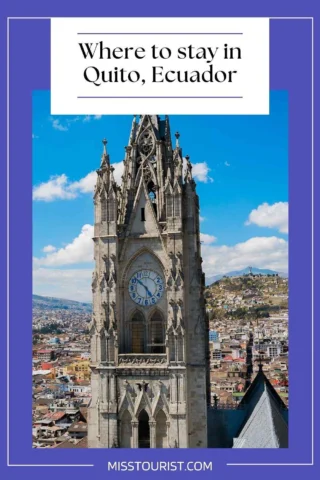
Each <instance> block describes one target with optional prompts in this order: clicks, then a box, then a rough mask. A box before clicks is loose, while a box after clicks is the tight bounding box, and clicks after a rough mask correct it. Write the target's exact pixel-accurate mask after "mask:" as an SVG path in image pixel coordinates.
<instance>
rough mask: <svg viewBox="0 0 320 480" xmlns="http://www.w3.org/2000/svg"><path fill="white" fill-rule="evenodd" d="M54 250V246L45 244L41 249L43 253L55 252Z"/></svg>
mask: <svg viewBox="0 0 320 480" xmlns="http://www.w3.org/2000/svg"><path fill="white" fill-rule="evenodd" d="M56 250H57V249H56V247H54V246H53V245H47V246H46V247H43V249H42V251H43V252H44V253H51V252H55V251H56Z"/></svg>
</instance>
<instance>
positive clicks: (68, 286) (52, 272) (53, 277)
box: [33, 268, 93, 302]
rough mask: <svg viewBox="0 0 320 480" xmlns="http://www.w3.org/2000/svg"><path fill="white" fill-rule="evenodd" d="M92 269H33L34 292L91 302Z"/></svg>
mask: <svg viewBox="0 0 320 480" xmlns="http://www.w3.org/2000/svg"><path fill="white" fill-rule="evenodd" d="M92 271H93V270H92V269H91V268H86V269H81V268H79V269H66V270H64V269H53V268H52V269H50V268H35V269H34V270H33V292H34V293H35V294H38V295H45V296H49V297H58V298H66V299H68V300H77V301H80V302H90V301H91V300H92V296H91V278H92Z"/></svg>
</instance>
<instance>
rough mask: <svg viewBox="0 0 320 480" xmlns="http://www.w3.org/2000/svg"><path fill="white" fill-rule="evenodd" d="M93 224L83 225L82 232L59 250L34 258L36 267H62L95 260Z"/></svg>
mask: <svg viewBox="0 0 320 480" xmlns="http://www.w3.org/2000/svg"><path fill="white" fill-rule="evenodd" d="M92 237H93V226H92V225H88V224H87V225H83V227H82V229H81V232H80V234H79V235H78V236H77V237H76V238H75V239H74V240H72V242H71V243H68V244H67V245H66V246H65V247H63V248H60V249H59V250H57V251H54V252H50V253H47V255H46V256H45V257H41V258H34V259H33V264H34V267H36V268H37V267H40V266H45V267H60V266H62V265H72V264H79V263H88V262H92V261H93V242H92Z"/></svg>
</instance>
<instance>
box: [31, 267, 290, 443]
mask: <svg viewBox="0 0 320 480" xmlns="http://www.w3.org/2000/svg"><path fill="white" fill-rule="evenodd" d="M250 270H251V269H250V268H248V269H246V270H245V272H247V273H243V274H242V275H240V276H234V277H228V276H223V277H222V278H221V279H220V280H217V281H215V282H214V283H213V284H211V285H208V286H207V287H206V290H205V298H206V311H207V314H208V317H209V322H210V329H209V351H210V393H211V403H212V405H213V406H215V405H216V406H217V407H219V408H221V409H235V408H237V406H238V404H239V402H240V401H241V398H242V397H243V396H244V394H245V392H246V390H247V389H248V387H249V385H250V384H251V383H252V381H253V380H254V378H255V376H256V375H257V373H258V371H259V365H260V364H262V365H263V371H264V372H265V374H266V376H267V378H268V379H269V380H270V382H271V384H272V385H273V387H274V388H275V390H276V391H277V393H278V394H279V396H280V397H281V399H282V400H283V401H284V403H285V405H286V406H288V405H289V384H288V278H284V277H281V276H279V275H278V274H277V273H271V274H261V273H250ZM253 271H259V270H258V269H253ZM91 315H92V305H91V304H90V303H84V304H82V303H80V302H74V301H67V300H59V299H55V298H50V297H41V296H37V295H34V296H33V359H32V365H33V372H32V378H33V387H32V389H33V392H32V393H33V411H32V414H33V436H32V445H33V447H34V448H87V408H88V406H89V405H90V401H91V386H90V335H89V324H90V321H91Z"/></svg>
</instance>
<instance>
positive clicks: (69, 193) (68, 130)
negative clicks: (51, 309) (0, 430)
mask: <svg viewBox="0 0 320 480" xmlns="http://www.w3.org/2000/svg"><path fill="white" fill-rule="evenodd" d="M131 121H132V116H112V115H110V116H108V115H106V116H102V117H101V116H97V117H94V116H87V117H84V116H70V117H66V116H54V117H52V116H51V115H50V92H49V91H35V92H34V94H33V196H34V201H33V255H34V257H35V259H34V293H38V294H42V295H51V296H61V297H64V298H73V299H76V300H77V299H85V300H90V287H89V284H90V278H91V273H90V272H91V270H92V267H93V263H92V258H91V241H90V236H91V228H92V223H93V203H92V188H93V185H94V180H95V173H93V172H94V171H95V170H96V169H97V168H98V167H99V164H100V157H101V152H102V143H101V140H102V139H103V138H104V137H106V138H107V140H108V152H109V154H110V159H111V163H113V164H116V165H115V168H116V170H115V173H116V177H117V178H118V179H119V180H120V176H121V165H122V164H121V161H122V160H123V158H124V153H125V152H124V147H125V146H126V145H127V143H128V137H129V132H130V126H131ZM170 124H171V132H172V134H174V132H176V131H177V130H178V131H179V132H180V135H181V137H180V144H181V146H182V148H183V155H189V156H190V160H191V162H192V164H193V166H194V168H193V173H194V176H195V180H196V182H197V192H198V194H199V197H200V206H201V217H202V218H203V220H202V222H201V232H202V234H203V236H202V240H203V245H202V253H203V258H204V269H205V271H206V274H207V276H211V275H215V274H218V273H225V272H227V271H229V270H234V269H238V268H243V267H246V266H248V265H249V264H250V265H252V266H256V267H260V268H273V269H276V270H278V271H286V270H287V240H288V238H287V237H288V235H287V209H288V204H287V202H288V96H287V92H285V91H276V92H271V96H270V115H269V116H242V115H241V116H240V115H238V116H183V115H172V116H170ZM70 285H72V286H70Z"/></svg>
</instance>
